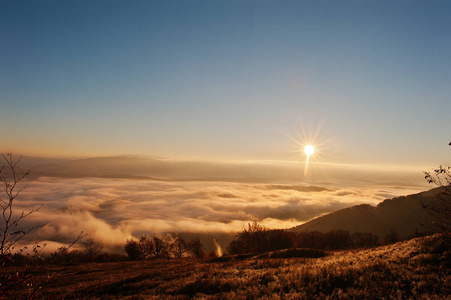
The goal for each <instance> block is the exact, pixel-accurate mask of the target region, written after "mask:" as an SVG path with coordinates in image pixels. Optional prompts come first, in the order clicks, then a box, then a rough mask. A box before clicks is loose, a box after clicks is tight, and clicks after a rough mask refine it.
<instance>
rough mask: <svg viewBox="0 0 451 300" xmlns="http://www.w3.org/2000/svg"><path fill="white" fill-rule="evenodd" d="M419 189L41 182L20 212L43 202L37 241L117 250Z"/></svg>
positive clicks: (293, 219)
mask: <svg viewBox="0 0 451 300" xmlns="http://www.w3.org/2000/svg"><path fill="white" fill-rule="evenodd" d="M417 191H418V189H417V188H401V187H399V186H380V185H379V186H366V187H359V188H358V189H357V188H354V189H353V188H337V187H334V186H327V187H321V186H306V185H288V184H277V185H276V184H257V183H234V182H221V181H214V182H211V181H157V180H131V179H105V178H72V179H62V178H53V177H42V178H39V179H36V180H34V181H32V182H30V183H29V186H28V188H26V189H25V190H24V191H23V192H22V194H21V195H20V198H19V200H18V201H17V202H16V205H17V206H16V211H17V212H19V211H21V210H22V209H24V210H29V209H30V208H33V207H37V206H39V205H40V204H43V207H42V208H41V209H40V210H39V211H38V212H36V213H34V214H32V215H30V216H29V217H28V218H27V219H25V220H24V222H23V224H24V225H27V226H32V225H35V224H42V223H46V225H45V226H44V227H43V228H41V229H39V230H37V231H35V232H34V233H33V236H32V238H33V239H36V240H39V241H48V242H50V243H52V244H56V245H57V244H58V243H64V242H67V241H68V240H69V239H70V238H72V237H73V236H75V235H77V234H78V233H80V232H81V231H83V232H85V233H87V234H88V235H89V237H91V238H94V239H95V240H97V241H99V242H101V243H103V244H104V245H105V246H106V248H107V249H114V248H116V249H119V248H121V247H122V246H123V245H124V243H125V241H126V240H127V239H129V238H132V237H139V236H141V235H142V234H149V235H153V234H163V233H165V232H198V233H206V232H232V231H238V230H242V229H243V228H244V227H245V226H246V224H247V223H248V222H253V221H257V222H259V223H261V224H263V225H265V226H267V227H269V228H290V227H293V226H297V225H300V224H301V223H303V222H306V221H308V220H310V219H312V218H314V217H317V216H319V215H322V214H325V213H328V212H332V211H335V210H338V209H341V208H345V207H349V206H352V205H356V204H362V203H369V204H372V205H376V204H377V203H379V202H380V201H381V200H384V199H387V198H391V197H393V196H397V195H403V194H408V193H413V192H417Z"/></svg>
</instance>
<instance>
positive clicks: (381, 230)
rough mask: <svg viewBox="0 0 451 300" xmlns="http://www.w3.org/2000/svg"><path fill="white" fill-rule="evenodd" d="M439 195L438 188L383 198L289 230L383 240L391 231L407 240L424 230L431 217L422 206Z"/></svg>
mask: <svg viewBox="0 0 451 300" xmlns="http://www.w3.org/2000/svg"><path fill="white" fill-rule="evenodd" d="M440 192H441V188H435V189H432V190H429V191H426V192H421V193H418V194H414V195H409V196H401V197H396V198H393V199H387V200H384V201H383V202H381V203H379V204H378V205H377V206H376V207H373V206H371V205H368V204H363V205H357V206H353V207H350V208H345V209H342V210H338V211H336V212H333V213H330V214H327V215H324V216H321V217H318V218H316V219H313V220H311V221H309V222H307V223H304V224H302V225H300V226H297V227H294V228H292V230H293V231H320V232H327V231H330V230H337V229H341V230H347V231H349V232H350V233H355V232H370V233H374V234H376V235H378V236H379V237H384V236H385V235H387V234H389V233H390V231H391V230H394V231H395V232H396V233H398V235H399V236H400V237H401V238H407V237H409V236H410V235H411V234H412V233H413V232H414V231H415V230H418V231H420V232H424V231H426V229H427V228H428V224H430V223H431V218H430V215H429V212H428V210H427V209H425V208H423V205H422V203H423V204H432V205H434V204H435V205H436V204H437V202H438V195H439V193H440ZM421 224H424V225H425V226H423V225H421Z"/></svg>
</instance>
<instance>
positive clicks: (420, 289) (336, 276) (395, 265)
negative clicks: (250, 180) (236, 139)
mask: <svg viewBox="0 0 451 300" xmlns="http://www.w3.org/2000/svg"><path fill="white" fill-rule="evenodd" d="M300 256H301V255H300ZM269 257H270V256H269ZM30 283H32V284H33V285H32V286H31V287H28V288H26V289H21V290H16V291H14V293H13V294H11V295H10V297H11V299H17V298H27V297H29V296H30V295H31V293H34V296H37V297H38V298H46V299H61V298H64V299H84V298H86V299H92V298H100V299H117V298H125V299H192V298H194V299H327V298H329V299H362V298H372V299H384V298H385V299H393V298H397V299H409V298H411V299H451V272H450V251H449V250H448V248H447V247H446V246H444V245H443V244H442V243H439V242H437V241H436V240H434V239H433V238H430V237H429V238H417V239H413V240H409V241H404V242H399V243H396V244H393V245H388V246H382V247H378V248H373V249H361V250H349V251H338V252H328V255H327V256H325V257H321V258H305V257H295V258H268V255H266V257H265V256H261V255H260V256H241V257H239V256H238V257H229V258H222V259H216V260H199V259H193V258H182V259H154V260H147V261H136V262H117V263H85V264H78V265H66V266H58V267H57V266H51V267H45V268H44V269H39V270H37V271H36V272H35V273H33V274H32V277H31V281H30Z"/></svg>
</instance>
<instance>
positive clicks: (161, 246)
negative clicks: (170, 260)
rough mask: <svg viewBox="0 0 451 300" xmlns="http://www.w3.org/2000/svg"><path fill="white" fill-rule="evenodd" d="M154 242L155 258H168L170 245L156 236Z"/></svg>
mask: <svg viewBox="0 0 451 300" xmlns="http://www.w3.org/2000/svg"><path fill="white" fill-rule="evenodd" d="M152 240H153V244H154V249H153V255H154V256H155V257H164V256H167V254H168V246H169V245H168V243H167V242H165V241H164V240H162V239H160V238H158V237H156V236H154V237H153V239H152Z"/></svg>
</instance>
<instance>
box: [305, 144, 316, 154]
mask: <svg viewBox="0 0 451 300" xmlns="http://www.w3.org/2000/svg"><path fill="white" fill-rule="evenodd" d="M304 152H305V154H307V155H308V156H310V155H312V154H313V153H314V152H315V147H313V146H312V145H307V146H305V147H304Z"/></svg>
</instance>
